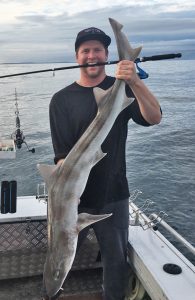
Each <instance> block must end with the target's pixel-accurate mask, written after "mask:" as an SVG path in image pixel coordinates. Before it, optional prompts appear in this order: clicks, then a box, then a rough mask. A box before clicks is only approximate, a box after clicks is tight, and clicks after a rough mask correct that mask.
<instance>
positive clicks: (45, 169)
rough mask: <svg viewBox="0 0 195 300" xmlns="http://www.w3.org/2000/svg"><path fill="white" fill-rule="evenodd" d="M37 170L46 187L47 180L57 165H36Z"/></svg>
mask: <svg viewBox="0 0 195 300" xmlns="http://www.w3.org/2000/svg"><path fill="white" fill-rule="evenodd" d="M37 168H38V170H39V172H40V174H41V176H42V177H43V179H44V181H45V183H46V185H47V186H49V179H50V177H51V176H52V174H53V173H54V172H55V170H56V169H57V168H58V166H57V165H53V166H52V165H51V166H49V165H44V164H38V165H37Z"/></svg>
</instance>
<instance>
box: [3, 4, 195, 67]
mask: <svg viewBox="0 0 195 300" xmlns="http://www.w3.org/2000/svg"><path fill="white" fill-rule="evenodd" d="M112 2H113V1H110V0H108V1H107V2H106V5H105V4H104V2H103V1H98V0H97V1H96V2H95V5H96V7H94V2H93V5H92V1H91V0H88V1H86V0H85V1H82V4H81V1H69V0H68V1H59V0H57V1H55V5H53V3H54V2H53V1H45V0H43V1H37V0H35V1H28V5H26V3H27V2H25V1H21V0H20V1H19V0H18V1H17V0H15V1H7V0H4V1H3V0H0V9H1V7H2V5H3V7H5V4H6V5H8V4H9V5H12V6H13V5H15V6H16V7H17V8H18V10H16V13H15V15H14V16H12V17H11V16H10V17H11V21H5V22H4V23H3V25H1V27H0V49H1V50H0V51H1V55H0V62H21V61H23V62H27V61H33V62H47V61H50V62H52V61H53V62H55V61H73V60H74V41H75V37H76V34H77V33H78V31H80V30H81V29H82V28H87V27H91V26H96V27H99V28H101V29H102V30H104V31H105V32H106V33H107V34H109V35H110V36H111V37H112V44H111V47H110V56H111V57H113V58H116V55H117V53H116V46H115V40H114V37H113V33H112V29H111V27H110V24H109V22H108V17H112V18H115V19H116V20H118V21H119V22H121V23H122V24H123V25H124V32H125V33H126V34H127V35H128V38H129V40H130V41H131V42H132V43H133V45H139V44H140V43H141V44H143V45H144V51H145V52H150V51H154V52H155V51H157V52H158V51H160V47H162V51H165V50H167V49H170V51H181V50H182V49H184V48H185V51H187V49H186V47H189V50H190V49H194V28H195V18H194V17H195V9H192V7H193V6H192V7H191V9H190V10H187V8H188V9H189V8H190V3H192V2H190V1H186V2H185V5H186V6H185V9H183V4H182V1H172V0H170V1H167V0H165V1H158V0H156V1H148V2H147V4H146V1H139V5H138V4H137V1H128V0H127V1H126V2H125V5H124V4H123V5H121V2H122V3H124V2H123V1H120V0H118V1H115V5H113V4H112ZM168 2H169V5H168ZM175 2H176V3H177V6H175ZM46 3H47V5H46ZM22 4H23V8H21V7H22ZM54 6H55V7H54ZM27 7H28V9H27ZM171 7H172V9H171ZM186 7H187V8H186ZM19 8H21V10H20V9H19ZM65 8H66V9H65ZM81 8H82V11H81V12H79V10H81ZM182 9H183V10H182ZM10 11H11V10H10ZM10 14H11V13H10ZM0 22H2V20H1V21H0ZM172 41H177V43H174V42H172ZM186 41H187V42H186ZM150 45H151V46H150ZM160 45H161V46H160ZM180 49H181V50H180ZM150 54H151V55H152V54H153V53H150Z"/></svg>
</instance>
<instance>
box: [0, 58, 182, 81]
mask: <svg viewBox="0 0 195 300" xmlns="http://www.w3.org/2000/svg"><path fill="white" fill-rule="evenodd" d="M181 56H182V54H181V53H176V54H174V53H171V54H160V55H153V56H144V57H140V58H139V57H138V58H136V60H135V61H134V62H135V64H136V66H137V67H138V70H139V69H140V70H139V72H141V71H143V70H142V69H141V68H140V67H139V66H138V63H142V62H145V61H155V60H164V59H173V58H177V57H178V58H179V57H181ZM118 62H119V60H113V61H106V62H98V63H90V64H88V63H87V64H83V65H74V66H67V67H60V68H52V69H44V70H37V71H29V72H22V73H15V74H8V75H2V76H0V78H7V77H14V76H22V75H29V74H37V73H45V72H55V71H61V70H72V69H78V68H87V67H97V66H105V65H114V64H117V63H118ZM143 72H144V73H145V71H143ZM139 74H140V73H139ZM145 74H147V73H145ZM143 76H144V75H143ZM145 76H146V75H145ZM147 77H148V74H147ZM147 77H144V78H142V77H141V79H145V78H147Z"/></svg>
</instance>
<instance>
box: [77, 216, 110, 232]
mask: <svg viewBox="0 0 195 300" xmlns="http://www.w3.org/2000/svg"><path fill="white" fill-rule="evenodd" d="M111 215H112V214H105V215H91V214H87V213H81V214H79V215H78V221H77V229H78V232H80V231H81V230H82V229H84V228H85V227H87V226H89V225H91V224H93V223H95V222H98V221H101V220H104V219H106V218H108V217H110V216H111Z"/></svg>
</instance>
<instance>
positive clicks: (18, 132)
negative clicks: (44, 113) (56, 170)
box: [11, 89, 35, 153]
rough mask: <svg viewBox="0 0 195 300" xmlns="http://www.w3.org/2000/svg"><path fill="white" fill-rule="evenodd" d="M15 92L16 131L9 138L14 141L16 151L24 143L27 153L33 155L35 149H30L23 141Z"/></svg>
mask: <svg viewBox="0 0 195 300" xmlns="http://www.w3.org/2000/svg"><path fill="white" fill-rule="evenodd" d="M17 100H18V99H17V92H16V89H15V102H16V103H15V105H16V111H15V115H16V130H15V131H14V132H13V133H12V134H11V138H12V139H13V140H14V143H15V145H16V147H17V148H18V149H21V148H22V144H23V143H24V144H25V145H26V147H27V149H28V152H32V153H35V149H34V148H32V149H30V148H29V146H28V144H27V142H26V141H25V136H24V134H23V131H22V130H21V129H20V117H19V109H18V101H17Z"/></svg>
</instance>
